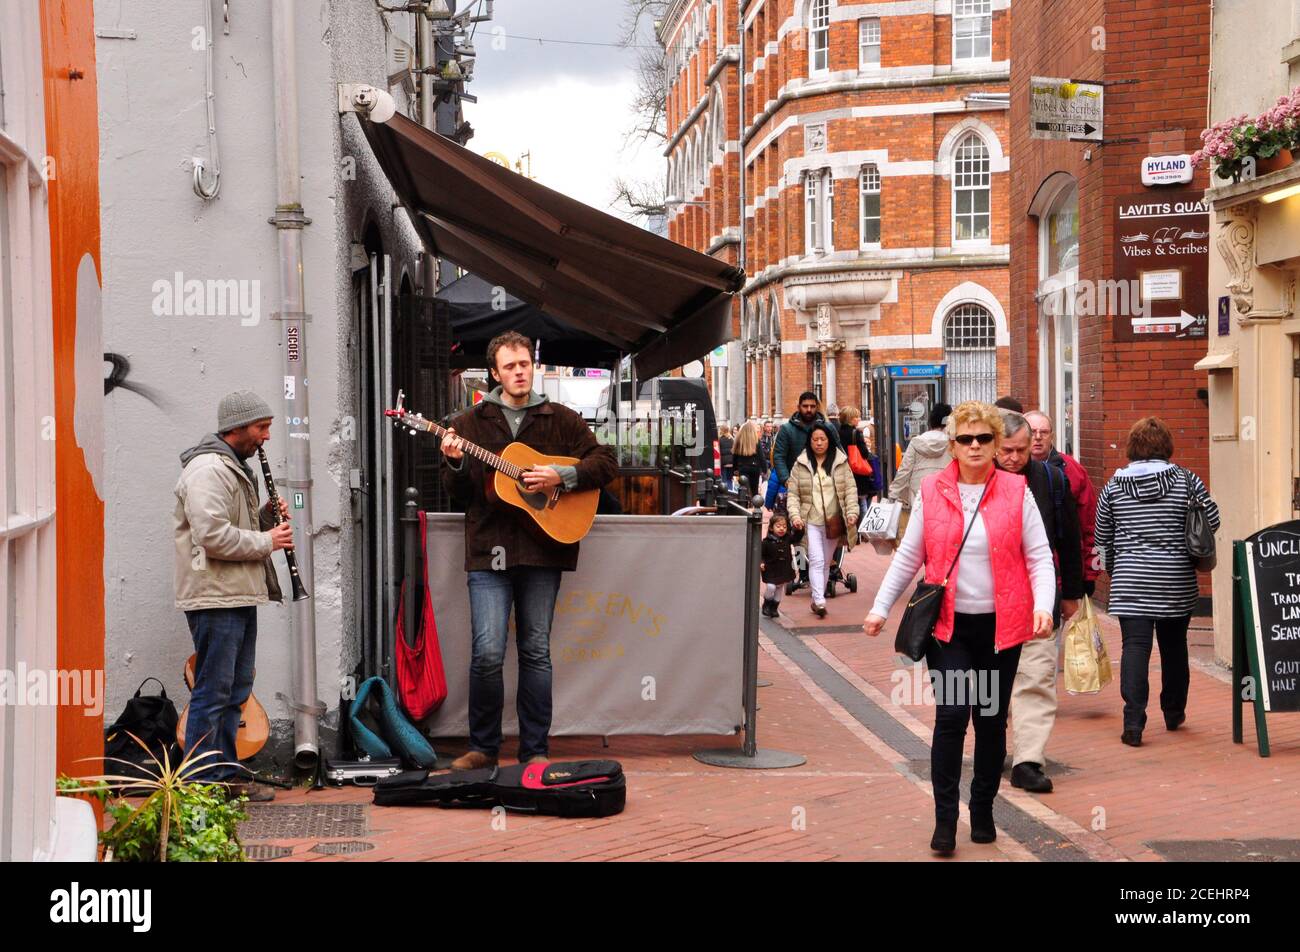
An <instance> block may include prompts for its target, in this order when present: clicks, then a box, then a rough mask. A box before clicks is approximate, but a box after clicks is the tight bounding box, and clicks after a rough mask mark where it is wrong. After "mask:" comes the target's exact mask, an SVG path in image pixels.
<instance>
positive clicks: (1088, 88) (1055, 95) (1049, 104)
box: [1029, 76, 1103, 142]
mask: <svg viewBox="0 0 1300 952" xmlns="http://www.w3.org/2000/svg"><path fill="white" fill-rule="evenodd" d="M1102 112H1103V99H1102V86H1101V84H1100V83H1088V82H1079V81H1076V80H1073V79H1054V78H1051V77H1048V76H1035V77H1033V78H1031V79H1030V81H1029V135H1030V137H1031V138H1034V139H1068V140H1073V141H1078V142H1100V141H1101V125H1102V122H1101V121H1102Z"/></svg>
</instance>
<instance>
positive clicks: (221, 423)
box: [217, 390, 275, 433]
mask: <svg viewBox="0 0 1300 952" xmlns="http://www.w3.org/2000/svg"><path fill="white" fill-rule="evenodd" d="M274 417H275V414H274V413H272V412H271V407H270V406H269V405H268V404H267V402H266V401H265V400H263V399H262V398H261V397H259V396H258V395H257V394H255V393H253V391H251V390H236V391H235V392H234V393H228V394H226V395H225V396H224V397H222V398H221V403H220V405H219V406H218V407H217V432H218V433H229V432H230V431H231V430H237V429H239V427H241V426H247V425H248V424H249V423H255V422H257V421H258V420H270V419H274Z"/></svg>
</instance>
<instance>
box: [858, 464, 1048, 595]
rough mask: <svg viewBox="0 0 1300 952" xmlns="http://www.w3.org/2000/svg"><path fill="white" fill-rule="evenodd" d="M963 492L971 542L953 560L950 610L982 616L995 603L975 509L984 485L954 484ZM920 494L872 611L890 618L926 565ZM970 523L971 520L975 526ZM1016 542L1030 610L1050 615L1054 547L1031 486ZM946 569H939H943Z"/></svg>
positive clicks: (979, 518)
mask: <svg viewBox="0 0 1300 952" xmlns="http://www.w3.org/2000/svg"><path fill="white" fill-rule="evenodd" d="M957 488H958V490H960V492H961V507H962V510H963V512H964V513H965V519H964V520H963V524H962V531H963V532H965V531H966V529H970V538H968V539H967V540H966V547H965V548H964V549H962V550H961V555H960V556H959V557H958V561H957V580H956V581H957V592H956V602H955V605H954V608H955V610H956V611H959V612H961V613H962V614H970V615H982V614H987V613H989V612H993V611H995V610H996V607H995V605H994V601H993V566H992V563H990V562H989V537H988V533H987V532H986V531H985V529H984V517H983V516H982V515H981V514H979V513H978V512H977V511H976V509H977V506H978V504H979V498H980V494H981V493H982V492H983V491H984V484H983V483H974V484H972V483H962V482H959V483H958V484H957ZM923 508H924V507H923V506H922V505H921V495H920V493H918V494H917V495H916V498H915V499H914V500H913V501H912V515H911V518H910V519H908V522H907V531H906V532H905V533H904V534H903V541H902V543H901V544H900V545H899V547H898V551H897V552H895V553H894V558H893V561H891V562H890V563H889V570H888V571H887V572H886V573H885V578H884V580H883V581H882V582H881V583H880V588H879V589H878V590H877V592H876V602H875V604H874V605H872V606H871V613H872V614H873V615H879V616H880V617H881V618H885V617H888V615H889V610H890V609H891V608H892V607H893V606H894V602H895V601H897V600H898V596H899V595H901V594H903V589H905V588H906V587H907V585H908V583H909V582H911V581H912V579H914V578H916V573H917V572H918V571H919V570H920V568H921V566H922V565H923V564H925V514H924V511H923ZM971 519H974V520H975V524H974V526H972V525H971ZM1020 544H1021V546H1022V547H1023V548H1024V552H1025V564H1026V565H1027V566H1028V568H1029V582H1030V587H1031V588H1032V589H1033V593H1034V611H1039V612H1047V613H1048V614H1051V611H1052V608H1053V606H1054V605H1055V604H1056V567H1055V565H1054V564H1053V563H1052V547H1051V545H1050V543H1048V541H1047V530H1046V529H1045V528H1043V517H1042V515H1041V514H1040V513H1039V511H1038V503H1036V502H1035V501H1034V494H1033V493H1032V492H1031V491H1030V489H1029V486H1027V485H1026V486H1025V501H1024V509H1023V510H1022V518H1021V530H1020ZM947 568H948V566H946V565H945V566H943V570H947Z"/></svg>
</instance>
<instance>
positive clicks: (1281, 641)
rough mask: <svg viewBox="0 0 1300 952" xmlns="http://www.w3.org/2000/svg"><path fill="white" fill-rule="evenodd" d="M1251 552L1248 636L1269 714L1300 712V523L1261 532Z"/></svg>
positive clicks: (1253, 539) (1252, 539)
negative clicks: (1274, 712)
mask: <svg viewBox="0 0 1300 952" xmlns="http://www.w3.org/2000/svg"><path fill="white" fill-rule="evenodd" d="M1245 548H1246V567H1247V572H1248V578H1249V581H1250V601H1251V606H1250V607H1251V611H1250V614H1249V617H1248V618H1247V619H1246V636H1247V637H1248V638H1250V639H1252V640H1253V643H1254V647H1255V657H1256V658H1257V659H1258V665H1259V670H1258V678H1259V694H1260V698H1261V700H1262V701H1263V702H1264V710H1265V711H1268V712H1272V711H1300V522H1284V523H1280V524H1278V525H1275V526H1269V527H1268V528H1267V529H1261V530H1260V531H1259V532H1256V533H1255V534H1254V535H1253V536H1251V537H1250V538H1248V539H1247V540H1246V543H1245Z"/></svg>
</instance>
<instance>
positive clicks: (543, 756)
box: [519, 754, 551, 764]
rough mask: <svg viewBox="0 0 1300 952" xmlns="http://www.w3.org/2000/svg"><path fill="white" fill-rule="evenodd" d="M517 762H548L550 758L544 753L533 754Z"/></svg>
mask: <svg viewBox="0 0 1300 952" xmlns="http://www.w3.org/2000/svg"><path fill="white" fill-rule="evenodd" d="M519 762H520V763H521V764H549V763H550V762H551V758H550V757H548V756H547V755H546V754H533V756H531V757H529V758H528V759H527V760H521V761H519Z"/></svg>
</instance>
